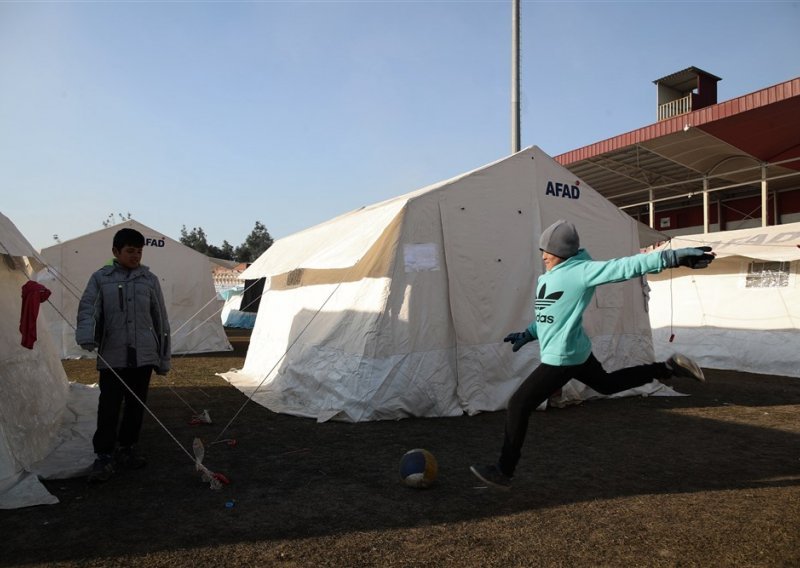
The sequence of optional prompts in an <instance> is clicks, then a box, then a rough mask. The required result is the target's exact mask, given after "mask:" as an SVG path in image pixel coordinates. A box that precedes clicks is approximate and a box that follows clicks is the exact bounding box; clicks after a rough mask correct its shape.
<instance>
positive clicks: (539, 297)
mask: <svg viewBox="0 0 800 568" xmlns="http://www.w3.org/2000/svg"><path fill="white" fill-rule="evenodd" d="M563 295H564V292H563V291H561V292H553V293H551V294H548V293H547V284H542V287H541V288H539V293H538V294H536V301H535V302H534V303H533V305H534V307H535V308H536V322H537V323H553V322H554V321H555V318H553V316H552V315H546V314H543V313H542V312H543V311H545V310H547V308H549V307H550V306H552V305H553V304H555V303H556V300H558V299H559V298H561V296H563Z"/></svg>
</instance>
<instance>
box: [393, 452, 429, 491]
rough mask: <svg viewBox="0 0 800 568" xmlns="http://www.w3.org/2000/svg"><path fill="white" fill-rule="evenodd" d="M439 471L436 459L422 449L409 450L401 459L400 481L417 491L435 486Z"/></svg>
mask: <svg viewBox="0 0 800 568" xmlns="http://www.w3.org/2000/svg"><path fill="white" fill-rule="evenodd" d="M437 471H438V465H437V463H436V458H435V457H433V454H432V453H430V452H429V451H428V450H423V449H422V448H416V449H413V450H409V451H407V452H406V453H405V454H403V457H402V458H401V459H400V481H402V482H403V483H404V484H405V485H408V486H409V487H414V488H415V489H424V488H426V487H430V486H431V485H433V483H434V482H435V481H436V473H437Z"/></svg>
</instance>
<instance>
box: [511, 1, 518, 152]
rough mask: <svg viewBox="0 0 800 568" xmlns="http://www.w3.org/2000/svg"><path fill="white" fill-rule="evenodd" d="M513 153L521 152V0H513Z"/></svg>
mask: <svg viewBox="0 0 800 568" xmlns="http://www.w3.org/2000/svg"><path fill="white" fill-rule="evenodd" d="M511 4H512V9H511V153H512V154H513V153H516V152H519V149H520V141H519V0H511Z"/></svg>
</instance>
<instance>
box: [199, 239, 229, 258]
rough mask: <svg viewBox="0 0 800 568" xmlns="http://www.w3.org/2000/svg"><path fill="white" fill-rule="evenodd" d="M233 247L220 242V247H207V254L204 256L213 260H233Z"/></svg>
mask: <svg viewBox="0 0 800 568" xmlns="http://www.w3.org/2000/svg"><path fill="white" fill-rule="evenodd" d="M235 252H236V251H234V249H233V245H231V243H229V242H228V241H222V246H221V247H218V246H214V245H208V252H206V254H207V255H208V256H213V257H214V258H221V259H223V260H234V255H235Z"/></svg>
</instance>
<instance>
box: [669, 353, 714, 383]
mask: <svg viewBox="0 0 800 568" xmlns="http://www.w3.org/2000/svg"><path fill="white" fill-rule="evenodd" d="M666 363H667V367H668V368H669V370H670V371H672V374H673V375H675V376H676V377H688V378H690V379H695V380H698V381H700V382H703V381H705V380H706V377H705V375H703V370H702V369H701V368H700V366H699V365H698V364H697V363H695V362H694V361H692V360H691V359H689V358H688V357H687V356H686V355H681V354H680V353H675V354H674V355H673V356H672V357H670V358H669V359H667V361H666Z"/></svg>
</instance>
